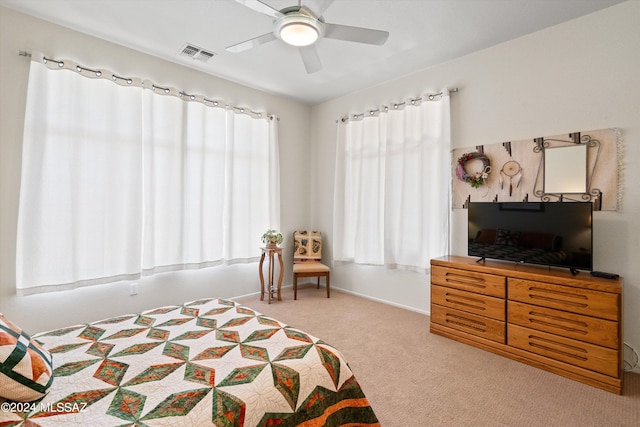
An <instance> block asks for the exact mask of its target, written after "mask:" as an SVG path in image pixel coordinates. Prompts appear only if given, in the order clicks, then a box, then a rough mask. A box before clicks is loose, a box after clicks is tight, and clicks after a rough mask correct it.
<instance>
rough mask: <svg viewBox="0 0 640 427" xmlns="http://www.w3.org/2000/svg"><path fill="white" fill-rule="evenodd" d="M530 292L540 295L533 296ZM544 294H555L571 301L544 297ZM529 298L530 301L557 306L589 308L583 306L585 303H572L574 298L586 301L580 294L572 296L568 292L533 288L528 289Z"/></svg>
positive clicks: (584, 296)
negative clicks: (552, 303)
mask: <svg viewBox="0 0 640 427" xmlns="http://www.w3.org/2000/svg"><path fill="white" fill-rule="evenodd" d="M532 292H540V293H541V294H535V293H532ZM544 294H556V295H558V296H566V297H569V298H571V299H569V300H566V299H561V298H553V297H551V296H546V295H544ZM529 298H531V299H532V300H536V299H538V300H542V301H549V302H555V303H558V304H567V305H572V306H574V307H579V308H587V307H589V304H585V303H581V302H578V301H573V300H574V299H576V298H580V299H583V300H587V299H588V298H587V296H586V295H580V294H572V293H569V292H562V291H555V290H552V289H541V288H536V287H534V286H531V287H529Z"/></svg>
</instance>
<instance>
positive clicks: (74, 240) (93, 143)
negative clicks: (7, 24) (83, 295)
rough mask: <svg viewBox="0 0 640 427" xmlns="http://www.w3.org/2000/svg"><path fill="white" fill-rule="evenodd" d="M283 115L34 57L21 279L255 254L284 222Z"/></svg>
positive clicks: (28, 288) (41, 280)
mask: <svg viewBox="0 0 640 427" xmlns="http://www.w3.org/2000/svg"><path fill="white" fill-rule="evenodd" d="M65 67H66V66H65ZM276 126H277V120H275V119H273V118H271V119H267V118H256V117H253V116H252V115H249V114H241V113H239V112H237V111H236V110H235V109H233V108H227V109H225V108H213V107H210V106H207V105H205V104H204V103H202V102H191V101H184V100H182V99H179V98H178V97H175V96H162V95H158V94H156V93H154V92H153V91H152V90H150V89H144V88H143V87H130V86H122V85H118V84H114V83H113V82H111V81H110V79H107V78H102V79H100V78H86V77H84V76H82V75H80V74H79V73H75V72H69V71H66V70H62V71H54V70H50V69H48V67H47V66H46V65H44V64H42V63H39V62H33V63H32V66H31V71H30V76H29V89H28V95H27V111H26V117H25V133H24V142H23V144H24V148H23V165H22V185H21V194H20V210H19V224H18V254H17V276H18V277H17V289H18V291H19V292H20V293H22V294H26V293H33V292H39V291H44V290H55V289H65V288H72V287H77V286H83V285H88V284H94V283H106V282H111V281H115V280H119V279H127V278H135V277H139V276H140V275H142V274H151V273H153V272H156V271H167V270H176V269H183V268H199V267H205V266H208V265H213V264H216V263H221V262H238V261H247V260H252V259H255V257H256V256H257V254H256V251H257V247H258V245H259V238H260V235H261V234H262V232H263V231H264V230H265V229H268V228H270V227H278V226H279V192H278V190H277V189H278V188H279V171H278V155H277V153H278V150H277V128H276Z"/></svg>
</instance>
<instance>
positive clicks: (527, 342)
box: [507, 324, 619, 377]
mask: <svg viewBox="0 0 640 427" xmlns="http://www.w3.org/2000/svg"><path fill="white" fill-rule="evenodd" d="M507 334H508V340H507V343H508V345H510V346H512V347H516V348H520V349H522V350H526V351H530V352H532V353H535V354H539V355H542V356H546V357H549V358H551V359H555V360H559V361H561V362H566V363H569V364H571V365H574V366H580V367H582V368H585V369H589V370H591V371H595V372H599V373H601V374H605V375H609V376H611V377H618V375H619V360H618V352H617V351H615V350H611V349H609V348H604V347H600V346H597V345H593V344H589V343H585V342H582V341H576V340H572V339H569V338H564V337H560V336H557V335H553V334H549V333H546V332H542V331H536V330H533V329H529V328H524V327H521V326H517V325H512V324H509V326H508V331H507Z"/></svg>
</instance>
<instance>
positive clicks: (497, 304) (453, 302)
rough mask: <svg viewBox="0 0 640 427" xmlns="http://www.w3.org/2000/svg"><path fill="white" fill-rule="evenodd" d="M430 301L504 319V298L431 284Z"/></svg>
mask: <svg viewBox="0 0 640 427" xmlns="http://www.w3.org/2000/svg"><path fill="white" fill-rule="evenodd" d="M431 302H432V303H434V304H439V305H443V306H446V307H451V308H456V309H458V310H462V311H467V312H469V313H473V314H478V315H480V316H485V317H490V318H492V319H496V320H502V321H504V320H505V317H506V315H505V300H503V299H501V298H495V297H490V296H487V295H480V294H476V293H473V292H466V291H461V290H459V289H454V288H446V287H444V286H437V285H432V286H431Z"/></svg>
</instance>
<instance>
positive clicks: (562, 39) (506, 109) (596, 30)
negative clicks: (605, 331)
mask: <svg viewBox="0 0 640 427" xmlns="http://www.w3.org/2000/svg"><path fill="white" fill-rule="evenodd" d="M639 53H640V1H636V0H632V1H628V2H625V3H622V4H619V5H617V6H613V7H611V8H608V9H605V10H603V11H600V12H597V13H594V14H591V15H588V16H585V17H582V18H579V19H576V20H573V21H570V22H567V23H564V24H561V25H558V26H556V27H552V28H549V29H546V30H543V31H540V32H537V33H534V34H530V35H528V36H525V37H521V38H519V39H516V40H513V41H510V42H507V43H503V44H501V45H498V46H495V47H492V48H490V49H486V50H484V51H481V52H477V53H474V54H471V55H468V56H465V57H462V58H459V59H457V60H454V61H451V62H449V63H446V64H442V65H439V66H435V67H432V68H429V69H426V70H423V71H420V72H417V73H415V74H412V75H408V76H405V77H403V78H400V79H398V80H395V81H391V82H388V83H385V84H382V85H380V86H377V87H373V88H370V89H367V90H363V91H360V92H358V93H353V94H350V95H348V96H344V97H341V98H337V99H334V100H331V101H328V102H326V103H323V104H320V105H317V106H315V107H314V108H313V112H312V120H313V121H312V128H313V135H314V136H315V139H314V142H313V147H312V154H313V158H314V159H315V162H316V166H315V170H316V180H315V183H314V185H315V189H314V191H313V194H314V198H313V199H312V201H311V204H312V209H311V212H312V222H313V223H314V224H317V227H318V228H320V229H322V230H323V231H325V233H327V235H328V236H327V237H329V238H328V239H327V240H328V242H329V243H330V236H331V231H332V203H331V200H332V194H333V173H334V156H335V133H336V124H335V122H336V120H337V119H338V118H339V117H341V116H343V115H345V114H346V113H360V112H362V111H365V110H367V109H370V108H372V107H375V106H376V105H379V104H381V103H384V102H390V101H399V100H403V99H404V98H407V97H410V96H417V95H421V94H423V93H426V92H431V91H439V90H440V89H441V88H443V87H448V88H452V87H457V88H459V89H460V91H459V92H458V93H454V94H452V95H451V106H452V141H453V147H454V148H459V147H473V146H475V145H480V144H494V143H499V142H503V141H511V140H516V141H517V140H523V139H529V138H534V137H538V136H544V135H558V134H564V133H569V132H574V131H588V130H596V129H604V128H613V127H616V128H620V129H621V131H622V134H623V137H624V153H625V154H624V158H625V159H626V161H625V166H624V167H623V170H624V178H623V181H624V193H623V194H624V196H623V208H622V210H621V211H620V212H597V213H596V214H595V219H594V256H595V259H594V269H597V270H604V271H610V272H616V273H619V274H620V275H622V276H624V278H625V287H624V321H625V326H624V328H625V329H624V335H625V340H626V341H627V342H628V343H629V344H630V345H632V346H633V347H634V348H635V349H640V263H638V261H637V254H638V253H639V252H640V223H639V222H638V218H640V185H637V184H636V183H638V182H640V168H638V167H636V165H635V163H634V162H633V159H640V54H639ZM613 172H614V171H612V173H613ZM451 234H452V243H451V253H453V254H458V255H466V237H467V236H466V211H465V210H458V209H457V210H454V211H452V233H451ZM329 246H330V245H329ZM428 262H429V260H425V265H426V264H427V263H428ZM581 274H586V273H581ZM428 282H429V278H428V277H427V276H425V275H422V274H418V273H408V272H402V271H395V270H388V269H384V268H378V267H363V266H356V265H351V266H346V267H345V266H341V267H336V268H334V272H333V278H332V284H334V286H335V287H337V288H344V289H346V290H349V291H351V292H354V293H358V294H362V295H366V296H368V297H371V298H377V299H382V300H386V301H389V302H392V303H395V304H398V305H402V306H405V307H408V308H411V309H414V310H417V311H423V312H428V310H429V303H430V301H429V283H428Z"/></svg>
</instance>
